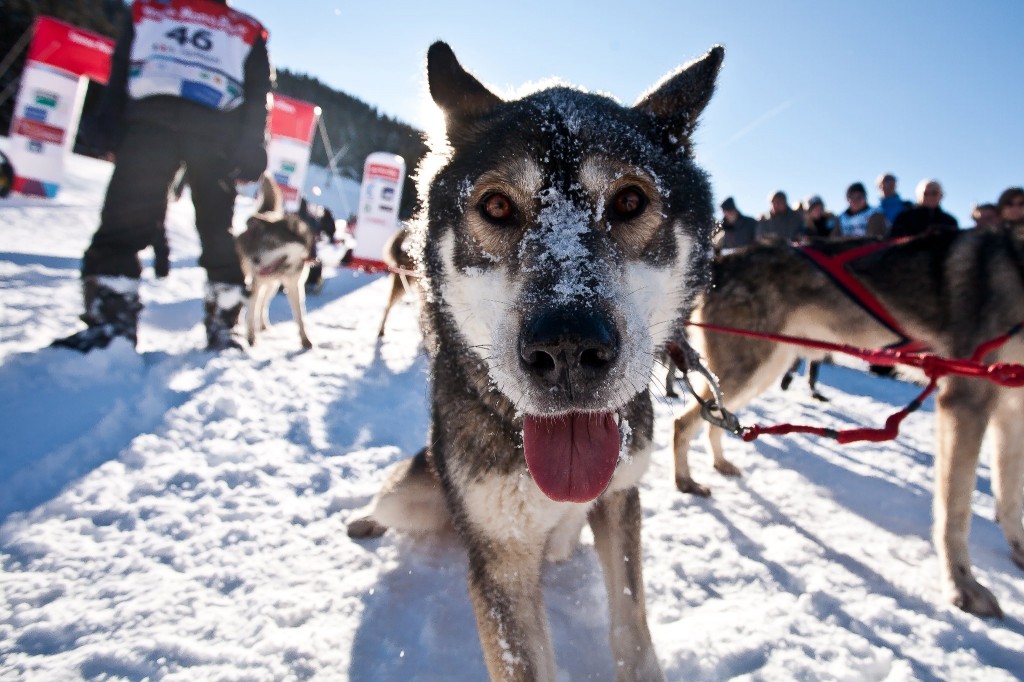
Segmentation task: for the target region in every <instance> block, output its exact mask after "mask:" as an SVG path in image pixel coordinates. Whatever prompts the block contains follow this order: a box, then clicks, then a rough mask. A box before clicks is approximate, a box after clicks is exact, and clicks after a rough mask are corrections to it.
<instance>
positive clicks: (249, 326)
mask: <svg viewBox="0 0 1024 682" xmlns="http://www.w3.org/2000/svg"><path fill="white" fill-rule="evenodd" d="M266 290H267V287H266V285H265V284H264V283H263V282H261V281H260V280H258V279H254V280H253V282H252V290H251V291H250V292H249V306H248V307H247V308H246V310H245V329H246V336H247V339H248V341H249V345H250V346H252V345H253V344H255V343H256V332H257V331H258V329H257V325H258V324H259V319H260V318H261V317H262V316H263V301H264V298H265V297H266Z"/></svg>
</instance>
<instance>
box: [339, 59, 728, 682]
mask: <svg viewBox="0 0 1024 682" xmlns="http://www.w3.org/2000/svg"><path fill="white" fill-rule="evenodd" d="M723 53H724V52H723V50H722V48H721V47H715V48H713V49H712V50H710V51H709V52H708V53H707V54H706V55H704V56H703V57H702V58H700V59H698V60H696V61H694V62H692V63H691V64H689V65H688V66H686V67H685V68H682V69H680V70H679V71H677V72H675V73H673V74H670V75H669V76H668V77H666V78H665V79H664V80H663V81H662V82H661V83H660V84H659V85H658V86H656V87H655V88H654V89H652V90H651V91H650V92H649V93H648V94H646V95H645V96H643V97H642V98H641V99H640V100H639V102H638V103H637V104H635V105H634V106H632V107H624V106H622V105H620V104H618V103H617V102H615V101H613V100H612V99H610V98H608V97H604V96H599V95H595V94H589V93H585V92H583V91H580V90H576V89H573V88H569V87H552V88H548V89H544V90H540V91H539V92H536V93H534V94H532V95H528V96H525V97H523V98H521V99H516V100H511V101H506V100H502V99H501V98H499V97H498V96H497V95H495V94H493V93H492V92H491V91H490V90H488V89H487V88H486V87H485V86H484V85H483V84H481V83H480V82H479V81H478V80H477V79H476V78H475V77H473V76H472V75H470V74H469V73H468V72H466V71H465V70H464V69H463V68H462V66H461V65H460V64H459V62H458V61H457V60H456V58H455V55H454V54H453V53H452V51H451V49H450V48H449V47H448V46H447V45H446V44H444V43H436V44H434V45H433V46H432V47H431V48H430V50H429V52H428V54H427V71H428V82H429V87H430V93H431V96H432V97H433V99H434V101H435V103H436V104H437V105H438V106H439V107H440V109H441V110H442V112H443V113H444V117H445V133H446V134H445V135H444V136H443V137H442V139H434V140H432V154H431V156H429V157H428V158H427V159H426V160H425V161H424V165H423V166H422V167H421V169H420V175H419V180H420V199H421V205H422V206H423V212H422V213H421V215H420V217H419V220H418V221H417V224H416V225H415V226H414V229H413V235H412V238H413V240H414V252H415V255H416V258H417V261H418V263H419V273H420V274H421V280H420V282H421V286H422V287H423V299H422V306H421V322H422V326H423V329H424V333H425V336H426V342H427V347H428V354H429V356H430V363H431V368H430V377H431V380H430V385H431V393H432V395H431V403H432V419H431V433H430V437H429V442H430V443H431V447H430V449H429V451H425V452H424V453H421V454H420V455H418V456H417V457H416V458H414V459H413V460H411V461H409V462H403V463H402V464H401V465H400V466H399V467H398V468H397V469H396V471H394V472H393V473H392V475H391V478H390V479H389V480H388V482H387V484H386V485H385V488H384V490H382V491H381V493H380V494H379V495H378V497H377V498H376V499H375V501H374V502H373V503H372V504H371V506H370V508H369V512H368V513H367V514H366V515H365V516H363V517H361V518H359V519H357V520H355V521H353V523H351V524H350V526H349V533H350V535H353V536H360V535H374V534H377V533H380V532H383V530H384V528H385V527H388V526H391V527H398V528H409V527H413V528H416V529H418V530H424V529H426V528H428V527H430V526H432V525H434V526H440V525H443V524H445V523H449V522H450V523H452V524H453V525H454V527H455V529H456V531H457V533H458V535H459V537H460V539H461V540H462V542H463V543H464V544H465V546H466V549H467V550H468V555H469V562H470V566H469V592H470V595H471V598H472V602H473V607H474V610H475V613H476V619H477V626H478V630H479V634H480V640H481V643H482V645H483V652H484V658H485V662H486V665H487V669H488V672H489V673H490V676H491V678H492V679H495V680H524V681H525V680H530V681H536V680H549V681H553V680H555V679H556V674H555V672H556V667H555V657H554V653H553V651H552V647H551V639H550V634H549V630H548V622H547V616H546V614H545V610H544V604H543V595H542V592H541V567H542V561H543V559H544V558H545V556H547V557H549V558H554V559H558V558H566V557H568V556H569V554H570V553H571V552H572V551H573V549H574V547H575V544H576V542H577V539H578V537H579V532H580V530H581V529H582V527H583V525H584V524H585V523H587V522H589V523H590V526H591V527H592V529H593V533H594V539H595V547H596V550H597V553H598V555H599V557H600V560H601V563H602V566H603V569H604V574H605V581H606V587H607V590H608V599H609V616H610V621H611V623H610V625H611V631H610V644H611V649H612V653H613V656H614V658H615V660H616V667H615V677H616V679H619V680H634V679H635V680H661V679H664V676H663V674H662V672H661V668H660V666H659V664H658V660H657V656H656V655H655V652H654V647H653V645H652V644H651V637H650V633H649V630H648V627H647V620H646V607H645V603H644V584H643V573H642V570H641V563H642V552H641V548H640V520H641V508H640V500H639V494H638V492H637V484H638V482H639V480H640V477H641V475H642V474H643V472H644V471H645V469H646V468H647V465H648V463H649V457H650V450H651V435H652V434H651V431H652V426H653V409H652V405H651V398H650V395H649V393H648V391H647V386H648V383H649V381H650V377H651V372H652V369H653V364H654V361H655V357H656V355H657V353H658V351H659V349H661V348H662V347H663V346H664V344H665V342H666V340H667V339H668V336H669V334H670V333H672V331H673V330H675V329H679V328H680V323H681V321H682V320H684V319H686V316H687V314H688V313H689V311H690V307H691V305H692V302H693V299H694V296H695V295H696V294H697V293H698V292H699V291H700V290H701V289H702V288H703V287H704V286H705V284H706V281H707V273H708V261H709V258H710V254H711V234H712V229H713V224H714V220H713V209H712V202H711V190H710V187H709V183H708V179H707V176H706V175H705V174H704V172H703V171H701V170H700V169H699V168H698V167H697V166H696V165H695V163H694V161H693V157H692V153H691V135H692V133H693V130H694V128H695V126H696V123H697V118H698V116H699V114H700V113H701V111H702V110H703V109H704V107H705V106H706V104H707V103H708V100H709V99H710V97H711V94H712V91H713V90H714V85H715V80H716V78H717V75H718V71H719V67H720V65H721V62H722V57H723ZM438 488H439V489H440V493H441V494H440V495H438V494H437V493H436V491H437V489H438ZM432 491H434V492H432ZM440 500H443V504H441V503H439V501H440Z"/></svg>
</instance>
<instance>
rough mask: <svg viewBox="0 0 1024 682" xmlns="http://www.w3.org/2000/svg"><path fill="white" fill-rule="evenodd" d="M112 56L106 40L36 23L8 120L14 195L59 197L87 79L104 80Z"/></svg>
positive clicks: (46, 20)
mask: <svg viewBox="0 0 1024 682" xmlns="http://www.w3.org/2000/svg"><path fill="white" fill-rule="evenodd" d="M113 53H114V41H113V40H110V39H109V38H105V37H104V36H101V35H97V34H95V33H91V32H89V31H85V30H82V29H80V28H77V27H75V26H72V25H71V24H66V23H64V22H62V21H58V20H56V19H53V18H50V17H39V19H37V20H36V25H35V32H34V34H33V37H32V43H31V44H30V46H29V50H28V60H27V61H26V63H25V69H24V71H22V75H21V83H20V87H19V89H18V98H17V100H16V102H15V105H14V117H13V118H12V120H11V129H10V140H11V141H10V150H9V156H10V158H11V163H12V164H13V165H14V171H15V173H16V176H15V179H14V190H15V191H16V192H21V193H22V194H31V195H36V196H44V197H49V198H53V197H55V196H57V192H58V191H59V190H60V184H61V182H62V181H63V179H64V162H65V159H66V157H67V155H68V154H69V153H70V152H71V149H72V147H74V144H75V136H76V135H77V133H78V123H79V120H80V119H81V116H82V102H83V101H84V99H85V91H86V86H87V84H88V79H90V78H91V79H93V80H96V81H99V82H100V83H106V82H107V78H108V77H109V75H110V59H111V55H113Z"/></svg>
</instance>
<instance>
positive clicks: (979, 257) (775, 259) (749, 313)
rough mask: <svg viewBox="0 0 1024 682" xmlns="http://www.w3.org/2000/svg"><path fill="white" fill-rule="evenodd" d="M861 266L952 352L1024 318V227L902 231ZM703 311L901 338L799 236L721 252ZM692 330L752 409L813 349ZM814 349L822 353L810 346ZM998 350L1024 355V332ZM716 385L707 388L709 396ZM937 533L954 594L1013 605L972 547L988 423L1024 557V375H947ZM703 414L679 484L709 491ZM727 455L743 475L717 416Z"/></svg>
mask: <svg viewBox="0 0 1024 682" xmlns="http://www.w3.org/2000/svg"><path fill="white" fill-rule="evenodd" d="M864 243H865V241H864V240H852V241H847V240H839V241H821V242H815V243H814V244H813V247H814V248H816V249H817V250H818V251H819V252H824V253H832V254H834V253H840V252H844V251H846V250H849V249H851V248H855V247H858V246H861V245H863V244H864ZM847 268H848V271H849V272H850V273H851V274H853V275H854V276H855V277H856V278H857V280H858V281H859V282H861V283H862V284H863V285H864V286H865V287H866V288H867V289H868V290H869V291H870V292H871V294H872V295H873V296H874V297H875V298H876V299H877V300H878V301H879V302H880V303H881V304H882V305H883V306H884V307H885V309H886V311H887V312H888V315H889V316H891V317H892V318H893V319H895V320H896V321H897V322H898V323H899V325H900V326H901V327H902V330H903V332H904V333H905V334H906V335H908V336H909V337H911V338H912V339H914V340H917V341H921V342H923V343H925V344H926V345H927V346H928V347H929V348H930V349H931V351H932V352H935V353H937V354H939V355H942V356H946V357H957V358H962V357H969V356H970V355H971V353H972V352H973V351H974V349H975V348H976V347H977V346H978V345H979V344H980V343H982V342H983V341H986V340H988V339H991V338H994V337H997V336H1000V335H1002V334H1005V333H1006V332H1007V331H1008V330H1010V329H1011V328H1012V327H1013V325H1015V324H1016V323H1018V322H1020V321H1021V320H1024V227H1022V228H1017V229H1016V230H1011V229H1006V230H1004V231H1002V232H999V233H986V232H982V231H977V230H969V231H962V232H955V233H952V234H934V235H929V236H925V237H921V238H918V239H916V240H913V241H909V242H904V243H900V242H893V243H892V244H891V245H890V246H888V247H886V248H884V249H883V250H880V251H876V252H874V253H873V254H871V255H868V256H866V257H862V258H858V259H855V260H852V261H851V262H850V263H849V265H848V266H847ZM713 280H714V285H713V288H712V289H710V290H709V291H708V292H707V294H706V295H705V297H704V298H703V300H702V302H701V304H700V305H699V307H698V309H697V311H696V312H695V315H694V319H695V320H697V321H700V322H705V323H711V324H716V325H721V326H726V327H731V328H738V329H747V330H752V331H758V332H770V333H780V334H787V335H793V336H803V337H807V338H813V339H820V340H824V341H831V342H836V343H849V344H853V345H857V346H862V347H868V348H882V347H884V346H886V345H888V344H892V343H895V342H897V341H899V339H898V338H897V336H896V335H895V334H894V333H893V332H892V331H890V330H889V329H887V328H886V327H884V326H883V325H882V324H880V323H879V322H877V321H876V320H875V318H874V317H872V316H871V315H869V314H868V313H867V312H866V311H865V310H864V309H863V308H862V307H860V306H859V305H858V304H856V303H855V302H854V301H853V299H851V298H850V297H848V296H847V295H846V294H845V293H843V292H842V291H841V290H840V288H839V287H838V286H837V285H836V284H835V283H834V281H833V280H832V279H831V278H830V277H829V276H827V275H825V274H824V273H823V272H822V271H821V270H820V269H819V268H818V267H817V266H816V265H815V264H814V263H812V262H811V261H810V260H809V259H808V258H806V257H805V256H803V255H801V254H800V253H799V252H798V250H797V249H795V248H793V247H791V246H789V245H782V244H776V245H757V246H752V247H749V248H747V249H744V250H741V251H737V252H735V253H732V254H729V255H725V256H721V257H720V258H719V259H717V260H716V261H715V263H714V265H713ZM690 338H691V340H693V342H694V344H695V346H696V347H697V348H699V349H700V350H701V351H702V352H703V355H704V357H705V359H706V361H707V363H708V366H709V368H710V369H711V371H712V372H713V373H714V374H715V375H717V376H718V379H719V382H720V386H721V389H722V392H723V394H724V396H725V403H726V407H727V408H728V409H729V410H732V411H735V410H738V409H741V408H742V407H743V406H745V405H746V404H748V403H749V402H750V401H752V400H753V399H755V398H756V397H757V396H759V395H760V394H761V393H762V392H764V391H765V390H766V389H767V388H768V387H769V386H771V385H773V384H774V383H775V382H776V381H778V378H779V377H780V376H781V375H782V374H783V373H784V372H785V371H786V369H787V368H788V367H789V366H790V365H791V364H792V363H793V360H794V359H795V358H796V357H797V355H803V356H807V355H808V350H807V349H805V348H798V347H796V346H792V345H787V344H775V343H772V342H769V341H762V340H757V339H750V338H745V337H741V336H736V335H733V334H728V333H722V332H713V331H701V330H700V329H697V328H691V332H690ZM810 357H811V358H813V357H814V355H813V351H811V356H810ZM986 360H987V361H988V362H1017V363H1020V362H1024V338H1022V336H1021V335H1020V334H1019V333H1018V334H1017V335H1016V336H1015V337H1014V338H1012V339H1011V341H1010V342H1009V343H1008V344H1007V345H1005V346H1003V347H1002V348H1001V349H999V350H998V351H996V352H994V353H991V354H990V355H989V356H988V357H987V358H986ZM707 395H710V392H708V391H705V396H707ZM935 412H936V446H935V492H934V501H933V514H934V529H933V533H934V536H933V540H934V543H935V548H936V552H937V554H938V557H939V561H940V567H941V574H942V580H943V588H944V590H945V593H946V595H947V597H948V598H949V599H950V601H951V602H952V603H953V604H955V605H956V606H958V607H960V608H961V609H963V610H965V611H968V612H970V613H974V614H977V615H980V616H991V615H997V616H998V615H1001V611H1000V608H999V604H998V602H997V600H996V598H995V597H994V596H993V595H992V593H991V592H990V591H989V590H988V589H987V588H985V587H983V586H982V585H981V584H979V583H978V581H977V580H976V579H975V578H974V576H973V574H972V572H971V562H970V557H969V556H968V551H967V538H968V531H969V528H970V521H971V494H972V493H973V491H974V487H975V469H976V467H977V463H978V454H979V449H980V447H981V441H982V437H983V435H984V434H985V432H986V429H987V430H988V431H989V434H990V436H991V439H992V440H991V443H992V446H993V467H992V469H993V476H992V478H993V480H992V488H993V490H994V491H995V497H996V509H997V515H998V520H999V523H1000V525H1001V526H1002V529H1003V533H1004V534H1005V536H1006V539H1007V540H1008V541H1009V543H1010V551H1011V556H1012V559H1013V561H1014V562H1015V563H1016V564H1017V565H1018V566H1020V567H1021V568H1024V528H1022V525H1021V506H1022V497H1024V450H1022V449H1021V443H1022V442H1024V419H1022V418H1021V416H1022V415H1024V389H1019V388H1018V389H1011V388H1003V387H999V386H998V385H996V384H994V383H990V382H988V381H985V380H982V379H968V378H962V377H953V376H950V377H947V378H944V379H942V380H941V381H940V383H939V393H938V397H937V399H936V404H935ZM700 426H701V417H700V407H699V405H696V404H695V405H693V406H691V407H690V408H688V409H687V410H686V411H685V412H684V413H683V415H682V416H681V417H679V419H677V420H676V422H675V433H674V449H675V468H676V485H677V486H678V487H679V489H680V490H682V491H683V492H691V493H697V494H702V495H707V494H708V490H707V488H705V487H704V486H701V485H699V484H697V483H696V482H695V481H694V480H693V478H692V477H691V476H690V467H689V464H688V461H687V453H688V450H689V444H690V441H691V439H692V438H693V436H694V435H695V434H696V433H697V431H698V430H699V429H700ZM708 439H709V441H710V446H711V451H712V453H713V456H714V466H715V468H716V469H717V470H718V471H720V472H722V473H725V474H732V475H738V474H739V473H740V472H739V470H738V469H737V468H736V467H735V466H733V465H732V464H731V463H730V462H729V461H728V460H727V459H726V458H725V457H724V455H723V453H722V430H721V429H719V428H715V427H710V428H709V433H708Z"/></svg>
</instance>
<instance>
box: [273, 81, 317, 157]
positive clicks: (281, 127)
mask: <svg viewBox="0 0 1024 682" xmlns="http://www.w3.org/2000/svg"><path fill="white" fill-rule="evenodd" d="M319 117H320V107H318V106H316V105H315V104H310V103H309V102H303V101H302V100H299V99H292V98H291V97H285V96H284V95H277V94H275V95H274V110H273V111H272V112H271V114H270V135H271V137H287V138H288V139H290V140H298V141H299V142H305V143H306V144H309V145H312V144H313V134H314V133H315V132H316V122H317V119H319Z"/></svg>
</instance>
